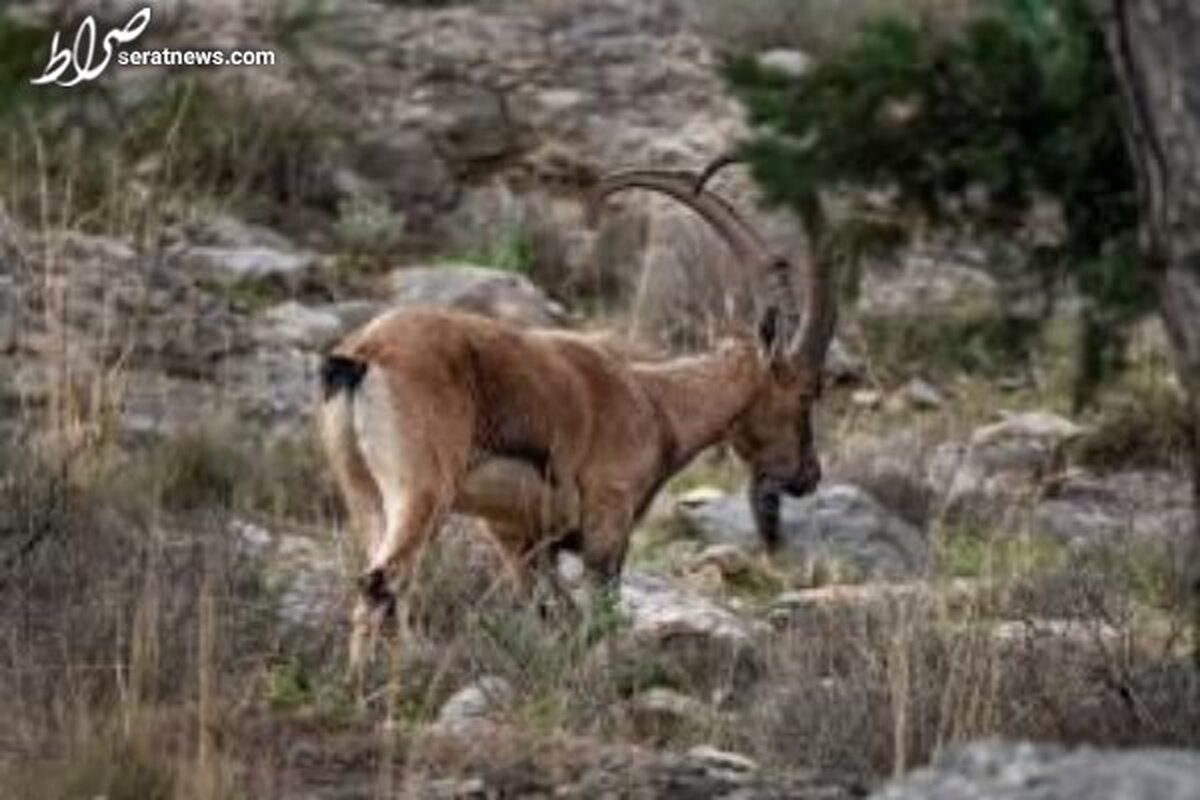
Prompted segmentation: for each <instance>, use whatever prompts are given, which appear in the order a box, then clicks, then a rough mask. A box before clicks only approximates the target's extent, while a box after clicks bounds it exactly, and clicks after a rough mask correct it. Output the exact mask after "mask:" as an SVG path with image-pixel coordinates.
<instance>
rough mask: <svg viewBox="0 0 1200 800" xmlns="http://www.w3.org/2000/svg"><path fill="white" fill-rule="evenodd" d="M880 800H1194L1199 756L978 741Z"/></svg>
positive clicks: (1199, 790) (1199, 782) (1198, 793)
mask: <svg viewBox="0 0 1200 800" xmlns="http://www.w3.org/2000/svg"><path fill="white" fill-rule="evenodd" d="M871 797H872V798H873V800H1185V798H1186V800H1191V798H1194V797H1200V754H1198V753H1195V752H1191V751H1184V750H1166V749H1163V750H1124V751H1103V750H1092V749H1086V748H1085V749H1079V750H1067V749H1064V748H1062V747H1058V746H1055V745H1035V744H1027V743H1005V742H979V743H975V744H970V745H967V746H965V747H961V748H956V749H953V750H950V751H948V752H946V753H943V754H942V755H940V756H938V757H937V758H936V759H935V761H934V762H933V764H932V765H931V766H929V767H927V768H925V769H920V770H917V771H915V772H913V773H912V774H910V775H908V776H906V777H904V778H901V779H899V780H897V781H895V782H893V783H891V784H890V785H888V786H885V787H884V788H882V789H880V790H879V791H877V792H876V793H875V794H873V795H871Z"/></svg>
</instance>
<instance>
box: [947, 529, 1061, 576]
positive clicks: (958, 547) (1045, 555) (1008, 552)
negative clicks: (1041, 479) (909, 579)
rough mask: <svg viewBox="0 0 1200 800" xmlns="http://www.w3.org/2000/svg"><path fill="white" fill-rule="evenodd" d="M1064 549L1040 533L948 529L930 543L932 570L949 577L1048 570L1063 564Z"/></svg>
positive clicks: (1028, 573) (1011, 574)
mask: <svg viewBox="0 0 1200 800" xmlns="http://www.w3.org/2000/svg"><path fill="white" fill-rule="evenodd" d="M1066 561H1067V550H1066V548H1065V547H1064V546H1063V545H1062V544H1060V543H1059V542H1056V541H1054V540H1052V539H1049V538H1046V537H1040V536H1018V535H1004V534H990V535H989V534H986V533H982V532H979V531H975V530H964V529H948V530H943V531H941V532H940V533H939V535H938V536H937V538H936V542H935V546H934V564H935V567H934V571H935V573H936V574H937V575H940V576H943V577H949V578H980V577H994V578H1007V577H1015V576H1023V575H1030V574H1035V573H1040V572H1049V571H1052V570H1057V569H1061V568H1063V567H1064V566H1065V565H1066Z"/></svg>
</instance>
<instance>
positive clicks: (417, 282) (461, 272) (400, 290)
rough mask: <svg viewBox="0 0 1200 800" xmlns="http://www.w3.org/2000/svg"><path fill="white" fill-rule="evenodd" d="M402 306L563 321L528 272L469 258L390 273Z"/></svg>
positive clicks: (541, 322)
mask: <svg viewBox="0 0 1200 800" xmlns="http://www.w3.org/2000/svg"><path fill="white" fill-rule="evenodd" d="M390 284H391V291H392V297H391V299H392V301H393V303H394V304H395V305H398V306H443V307H447V308H454V309H458V310H460V311H471V312H474V313H476V314H483V315H485V316H489V317H494V318H496V319H502V320H506V321H508V322H513V323H517V324H520V325H528V326H532V327H551V326H554V325H558V324H560V323H561V322H562V319H563V317H564V312H563V309H562V307H561V306H559V305H558V304H557V303H555V302H554V301H553V300H551V299H550V298H548V297H546V295H545V294H544V293H543V292H542V290H541V289H539V288H538V287H536V286H534V285H533V283H531V282H530V281H529V280H528V279H527V278H525V277H524V276H522V275H518V274H515V273H513V272H507V271H504V270H498V269H490V268H488V267H478V266H472V265H469V264H463V265H449V264H448V265H445V266H438V267H407V268H404V269H398V270H396V271H394V272H393V273H392V274H391V277H390Z"/></svg>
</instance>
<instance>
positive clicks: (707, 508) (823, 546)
mask: <svg viewBox="0 0 1200 800" xmlns="http://www.w3.org/2000/svg"><path fill="white" fill-rule="evenodd" d="M679 514H680V518H681V519H682V520H683V521H684V523H685V524H686V525H687V526H688V527H689V529H690V530H691V531H692V532H693V533H694V534H695V535H697V536H699V537H700V538H701V539H703V540H705V541H709V542H714V543H732V544H737V545H739V546H741V547H746V548H758V547H760V546H761V545H760V541H759V536H758V532H757V530H756V529H755V526H754V520H753V517H752V515H751V513H750V505H749V502H748V500H747V499H746V494H745V492H739V493H737V494H732V495H724V496H722V497H720V498H717V499H715V500H712V501H710V502H707V503H699V504H696V503H693V504H690V505H682V506H679ZM780 538H781V548H780V553H779V556H780V557H781V558H784V559H785V560H787V561H792V562H796V563H799V564H802V565H809V566H810V567H811V565H813V564H825V565H827V566H828V565H834V566H833V568H834V569H835V570H838V569H845V570H848V571H849V573H850V574H849V575H847V576H846V577H851V576H854V577H858V578H868V577H871V578H892V579H895V578H903V577H913V576H918V575H923V574H924V573H925V572H926V571H927V570H928V568H929V563H930V548H929V543H928V541H927V540H926V538H925V536H924V534H923V533H922V532H921V531H920V530H918V529H917V528H915V527H913V526H912V525H910V524H909V523H907V522H905V521H904V520H902V519H900V518H899V517H897V516H895V515H893V514H891V513H890V512H888V511H887V510H886V509H884V508H883V507H882V506H880V505H879V503H878V502H876V501H875V499H874V498H872V497H871V496H870V495H869V494H867V493H866V492H865V491H863V490H862V489H860V488H858V487H856V486H853V485H849V484H839V485H833V486H825V487H822V488H821V489H819V490H818V491H817V492H816V493H814V494H812V495H810V496H808V497H805V498H801V499H795V498H791V497H785V498H784V500H783V508H782V520H781V536H780Z"/></svg>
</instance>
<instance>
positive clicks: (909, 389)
mask: <svg viewBox="0 0 1200 800" xmlns="http://www.w3.org/2000/svg"><path fill="white" fill-rule="evenodd" d="M900 396H901V397H902V398H903V400H904V402H905V403H906V404H907V405H908V406H910V407H911V408H915V409H918V410H921V411H937V410H938V409H940V408H943V407H944V406H945V405H946V397H945V395H943V394H942V392H941V390H940V389H938V388H937V387H936V386H934V385H933V384H931V383H929V382H928V381H924V380H921V379H920V378H913V379H912V380H911V381H909V382H908V383H906V384H904V386H903V388H901V389H900Z"/></svg>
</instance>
